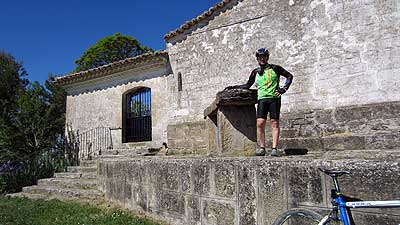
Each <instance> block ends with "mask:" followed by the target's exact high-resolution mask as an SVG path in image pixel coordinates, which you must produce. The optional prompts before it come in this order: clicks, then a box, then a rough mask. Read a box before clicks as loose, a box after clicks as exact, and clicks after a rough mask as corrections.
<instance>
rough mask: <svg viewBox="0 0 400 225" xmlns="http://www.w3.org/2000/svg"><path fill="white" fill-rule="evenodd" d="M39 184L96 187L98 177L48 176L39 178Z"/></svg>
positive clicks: (83, 187) (82, 187)
mask: <svg viewBox="0 0 400 225" xmlns="http://www.w3.org/2000/svg"><path fill="white" fill-rule="evenodd" d="M38 185H39V186H55V187H64V188H79V189H96V188H97V180H96V179H83V178H80V179H71V178H47V179H40V180H38Z"/></svg>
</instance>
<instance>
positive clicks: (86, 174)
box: [9, 160, 104, 202]
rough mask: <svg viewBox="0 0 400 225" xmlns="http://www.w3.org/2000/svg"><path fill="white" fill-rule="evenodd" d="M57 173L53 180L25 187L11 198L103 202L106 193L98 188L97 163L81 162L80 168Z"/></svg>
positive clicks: (45, 180) (73, 167) (44, 180)
mask: <svg viewBox="0 0 400 225" xmlns="http://www.w3.org/2000/svg"><path fill="white" fill-rule="evenodd" d="M67 171H68V172H63V173H55V174H54V177H53V178H47V179H40V180H39V181H38V184H37V185H33V186H28V187H24V188H23V189H22V192H20V193H15V194H10V195H9V196H16V197H27V198H32V199H59V200H75V201H79V202H102V201H103V197H104V193H102V192H101V191H99V190H98V188H97V161H96V160H91V161H81V163H80V166H71V167H68V168H67Z"/></svg>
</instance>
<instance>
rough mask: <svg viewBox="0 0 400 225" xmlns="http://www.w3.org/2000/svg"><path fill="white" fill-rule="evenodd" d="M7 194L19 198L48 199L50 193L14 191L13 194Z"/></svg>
mask: <svg viewBox="0 0 400 225" xmlns="http://www.w3.org/2000/svg"><path fill="white" fill-rule="evenodd" d="M6 196H9V197H19V198H29V199H33V200H37V199H48V197H49V196H48V195H45V194H34V193H27V192H18V193H12V194H7V195H6Z"/></svg>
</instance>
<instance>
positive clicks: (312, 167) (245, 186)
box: [99, 150, 400, 225]
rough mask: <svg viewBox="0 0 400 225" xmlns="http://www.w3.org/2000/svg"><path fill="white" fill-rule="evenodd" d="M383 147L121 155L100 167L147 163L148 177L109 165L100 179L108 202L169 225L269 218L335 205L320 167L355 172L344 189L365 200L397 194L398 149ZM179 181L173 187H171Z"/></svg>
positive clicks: (366, 215) (373, 214) (367, 214)
mask: <svg viewBox="0 0 400 225" xmlns="http://www.w3.org/2000/svg"><path fill="white" fill-rule="evenodd" d="M385 152H386V151H384V150H381V151H377V152H375V151H364V152H362V151H355V150H353V151H347V152H344V151H343V152H340V154H339V153H338V152H335V151H334V152H332V153H326V154H325V155H322V156H318V155H306V156H301V157H300V156H297V157H280V158H274V159H271V158H264V157H262V158H255V157H251V158H245V157H242V158H181V159H180V158H179V159H174V158H151V159H149V158H137V159H132V160H125V161H123V162H121V164H122V165H125V166H118V165H114V164H119V162H118V161H104V162H102V163H100V164H99V165H100V166H101V167H105V168H109V169H110V168H114V169H119V168H121V167H126V168H145V169H144V170H145V171H149V172H146V174H145V175H144V176H145V177H146V182H137V183H136V182H131V183H129V182H125V181H124V180H121V179H119V178H114V179H112V178H107V177H109V176H108V175H107V174H106V173H107V171H108V172H110V173H112V174H115V172H113V171H109V170H105V169H100V170H103V171H105V172H106V173H105V174H102V175H99V176H100V177H99V178H100V180H102V181H103V182H105V184H104V185H103V188H104V191H105V193H106V197H107V198H108V199H109V200H110V201H115V202H118V203H120V204H121V205H123V206H125V207H130V208H132V209H135V210H140V211H143V212H145V213H148V214H151V215H155V216H157V217H158V218H162V219H164V220H166V221H169V222H170V223H171V224H196V225H200V224H201V225H208V224H218V225H219V224H234V225H239V224H246V225H247V224H271V222H272V221H273V220H274V219H275V218H276V216H277V215H278V214H280V213H282V212H283V210H285V209H287V208H291V207H301V206H307V207H308V208H311V209H314V210H316V211H321V208H329V207H330V206H331V205H330V198H329V193H330V189H331V188H332V182H331V178H330V177H328V176H326V175H324V174H323V173H321V172H319V170H318V167H323V168H332V169H342V170H348V171H350V172H351V173H352V174H351V175H346V176H344V177H340V178H339V181H340V185H341V191H342V193H343V194H345V195H349V196H354V197H358V198H361V199H364V200H390V199H400V195H399V193H398V192H396V191H393V190H397V189H398V186H399V185H400V183H399V182H400V175H399V174H400V161H399V154H398V153H396V151H395V150H393V151H387V152H386V153H385ZM333 153H336V154H333ZM356 153H357V154H356ZM381 154H387V156H384V155H382V156H379V155H381ZM393 154H395V155H396V154H397V157H395V156H393ZM131 164H137V166H133V165H131ZM110 165H114V166H110ZM159 168H163V170H169V171H170V172H168V173H166V174H167V177H178V178H179V179H178V180H175V179H173V180H172V181H173V182H177V183H176V184H174V185H171V186H168V185H166V184H162V183H164V182H167V180H168V179H169V178H165V179H164V178H162V177H161V176H163V175H161V174H163V173H160V176H156V174H158V173H159V172H158V171H157V170H158V169H159ZM186 171H188V172H186ZM164 174H165V173H164ZM163 179H164V181H162V180H163ZM176 186H178V187H177V189H175V190H172V189H169V188H176ZM184 186H186V187H185V188H184ZM129 196H131V198H130V197H129ZM382 213H383V214H382ZM399 218H400V213H399V212H398V210H397V211H396V210H394V211H393V210H390V209H387V210H383V211H380V210H379V211H374V210H370V209H368V211H365V210H364V211H363V210H356V219H357V220H358V222H360V224H374V223H376V221H380V222H379V223H378V224H391V223H392V222H393V221H398V219H399ZM367 220H368V221H367Z"/></svg>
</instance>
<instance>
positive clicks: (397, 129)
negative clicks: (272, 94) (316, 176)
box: [266, 102, 400, 150]
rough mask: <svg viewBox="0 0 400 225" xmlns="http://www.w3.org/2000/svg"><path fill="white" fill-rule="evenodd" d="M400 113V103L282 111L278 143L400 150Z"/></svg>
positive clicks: (321, 147) (311, 147) (268, 138)
mask: <svg viewBox="0 0 400 225" xmlns="http://www.w3.org/2000/svg"><path fill="white" fill-rule="evenodd" d="M399 115H400V102H386V103H374V104H366V105H354V106H342V107H336V108H334V109H325V110H314V111H311V110H308V111H298V112H291V113H284V114H283V115H282V116H281V128H282V130H281V143H280V144H281V147H282V148H291V147H296V148H298V147H303V148H309V149H314V150H322V149H323V150H359V149H399V148H400V118H399ZM267 129H268V132H267V133H266V137H267V140H270V139H271V133H270V129H269V127H267Z"/></svg>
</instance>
